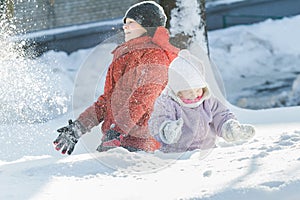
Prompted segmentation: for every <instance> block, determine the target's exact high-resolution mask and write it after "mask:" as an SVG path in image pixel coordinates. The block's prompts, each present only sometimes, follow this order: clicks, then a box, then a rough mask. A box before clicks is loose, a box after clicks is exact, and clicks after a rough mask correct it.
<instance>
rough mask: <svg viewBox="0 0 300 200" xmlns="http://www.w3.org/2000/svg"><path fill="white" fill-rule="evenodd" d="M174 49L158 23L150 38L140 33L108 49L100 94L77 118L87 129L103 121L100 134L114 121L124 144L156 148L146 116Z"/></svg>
mask: <svg viewBox="0 0 300 200" xmlns="http://www.w3.org/2000/svg"><path fill="white" fill-rule="evenodd" d="M178 52H179V49H178V48H176V47H174V46H172V45H171V44H170V43H169V33H168V31H167V29H165V28H164V27H158V28H157V30H156V32H155V34H154V36H153V38H151V37H149V36H142V37H139V38H135V39H132V40H130V41H128V42H125V43H123V44H122V45H120V46H118V47H117V48H116V49H115V50H114V51H113V52H112V53H113V54H114V57H113V61H112V63H111V64H110V66H109V69H108V72H107V75H106V82H105V87H104V94H103V95H101V96H100V97H99V98H98V100H97V101H96V102H95V103H94V104H93V105H92V106H90V107H89V108H87V109H86V110H85V111H84V112H83V113H82V114H81V115H80V116H79V118H78V120H79V121H80V122H81V123H82V124H83V126H84V127H86V128H87V129H88V130H90V129H91V128H93V127H94V126H97V125H98V124H99V123H100V122H102V121H103V124H102V132H103V134H105V133H106V132H107V130H108V129H109V128H110V127H111V125H112V124H114V130H116V131H118V132H120V133H122V134H124V135H125V137H124V138H123V141H122V144H121V145H122V146H124V147H128V146H129V147H134V148H138V149H142V150H144V151H154V150H156V149H159V147H160V144H159V143H158V142H157V141H156V140H155V139H154V138H153V137H152V136H151V135H150V134H149V130H148V120H149V118H150V114H151V112H152V110H153V105H154V101H155V100H156V98H157V97H158V96H159V95H160V94H161V92H162V90H163V89H164V88H165V86H166V84H167V77H168V66H169V64H170V62H171V61H172V60H173V59H174V58H175V57H176V56H177V54H178Z"/></svg>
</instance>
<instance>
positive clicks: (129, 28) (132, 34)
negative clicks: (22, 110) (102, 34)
mask: <svg viewBox="0 0 300 200" xmlns="http://www.w3.org/2000/svg"><path fill="white" fill-rule="evenodd" d="M125 22H126V23H125V24H124V25H123V30H124V33H125V42H127V41H129V40H131V39H134V38H137V37H140V36H141V35H143V34H144V33H146V32H147V31H146V29H145V28H144V27H142V26H141V25H140V24H139V23H137V22H136V21H135V20H133V19H131V18H126V21H125Z"/></svg>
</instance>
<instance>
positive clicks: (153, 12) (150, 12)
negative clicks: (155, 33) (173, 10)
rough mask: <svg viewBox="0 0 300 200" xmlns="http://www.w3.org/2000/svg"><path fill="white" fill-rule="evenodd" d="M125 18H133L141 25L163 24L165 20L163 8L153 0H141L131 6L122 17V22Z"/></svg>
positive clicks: (156, 25) (154, 25)
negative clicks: (141, 0)
mask: <svg viewBox="0 0 300 200" xmlns="http://www.w3.org/2000/svg"><path fill="white" fill-rule="evenodd" d="M126 18H131V19H134V20H135V21H136V22H137V23H139V24H140V25H142V26H143V27H158V26H165V25H166V21H167V17H166V14H165V12H164V9H163V8H162V7H161V6H160V5H159V4H157V3H156V2H154V1H143V2H140V3H137V4H135V5H133V6H131V7H130V8H129V9H128V10H127V11H126V13H125V16H124V18H123V22H124V24H125V22H126Z"/></svg>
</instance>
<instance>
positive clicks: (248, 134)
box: [222, 119, 255, 142]
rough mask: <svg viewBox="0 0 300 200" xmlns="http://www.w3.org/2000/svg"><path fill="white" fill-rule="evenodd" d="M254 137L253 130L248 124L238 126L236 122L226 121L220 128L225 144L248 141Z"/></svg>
mask: <svg viewBox="0 0 300 200" xmlns="http://www.w3.org/2000/svg"><path fill="white" fill-rule="evenodd" d="M254 135H255V129H254V127H253V126H252V125H249V124H240V123H239V122H238V121H236V120H232V119H231V120H228V121H227V122H225V123H224V124H223V126H222V137H223V138H224V140H226V141H227V142H234V141H239V140H249V139H251V138H252V137H253V136H254Z"/></svg>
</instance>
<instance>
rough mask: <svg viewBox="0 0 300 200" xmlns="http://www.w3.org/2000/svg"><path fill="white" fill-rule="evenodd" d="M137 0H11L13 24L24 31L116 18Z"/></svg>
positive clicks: (137, 0)
mask: <svg viewBox="0 0 300 200" xmlns="http://www.w3.org/2000/svg"><path fill="white" fill-rule="evenodd" d="M137 2H139V0H15V1H14V17H15V19H16V26H17V27H18V28H19V29H21V30H24V31H25V32H33V31H37V30H45V29H52V28H58V27H64V26H71V25H78V24H85V23H90V22H97V21H103V20H108V19H115V18H120V17H122V16H123V15H124V13H125V12H126V10H127V9H128V8H129V7H130V6H131V5H133V4H134V3H137Z"/></svg>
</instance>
